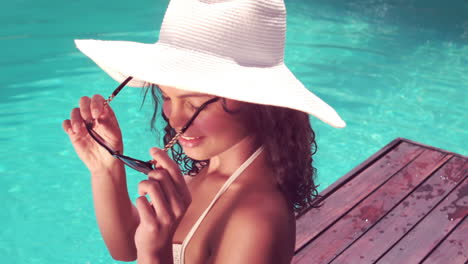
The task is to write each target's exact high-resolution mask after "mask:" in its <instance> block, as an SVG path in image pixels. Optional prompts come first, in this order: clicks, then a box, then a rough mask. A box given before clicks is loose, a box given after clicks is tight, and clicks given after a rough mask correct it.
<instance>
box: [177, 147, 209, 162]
mask: <svg viewBox="0 0 468 264" xmlns="http://www.w3.org/2000/svg"><path fill="white" fill-rule="evenodd" d="M183 150H184V154H185V155H187V157H189V158H191V159H193V160H209V159H210V158H211V157H212V155H209V154H208V153H206V152H205V151H203V148H190V149H186V148H183Z"/></svg>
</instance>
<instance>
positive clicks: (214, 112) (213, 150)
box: [159, 86, 248, 160]
mask: <svg viewBox="0 0 468 264" xmlns="http://www.w3.org/2000/svg"><path fill="white" fill-rule="evenodd" d="M159 88H160V89H161V92H162V98H163V111H164V114H165V115H166V117H167V118H168V119H169V123H170V125H171V127H173V128H175V129H176V131H179V130H180V129H181V128H182V127H183V126H184V125H185V124H186V123H187V121H188V120H189V119H190V118H191V117H192V116H193V114H194V113H195V111H196V110H197V109H198V108H199V107H200V106H201V105H202V104H203V103H205V102H206V101H208V100H209V99H211V98H213V96H212V95H207V94H201V93H194V92H187V91H183V90H179V89H176V88H174V87H168V86H159ZM225 100H226V106H227V109H229V110H233V111H235V110H237V109H241V108H242V105H243V103H242V102H239V101H234V100H230V99H225ZM222 101H223V100H218V101H216V102H214V103H212V104H209V105H208V106H207V107H206V108H205V109H203V110H202V111H201V112H200V114H199V115H198V117H197V118H196V119H195V121H194V122H193V123H192V125H191V126H190V127H189V128H188V129H187V131H185V133H184V134H183V135H182V136H181V137H180V138H179V144H180V145H181V146H182V148H183V150H184V152H185V154H186V155H187V156H189V157H190V158H192V159H196V160H207V159H210V158H212V157H213V156H216V155H218V154H220V153H222V152H224V151H226V150H228V149H229V148H231V147H232V146H234V145H235V144H236V143H238V142H239V141H241V140H242V139H244V138H245V137H246V136H247V135H248V131H247V128H246V126H245V125H244V122H243V121H242V118H241V115H240V114H230V113H227V112H226V111H225V110H224V109H223V106H222Z"/></svg>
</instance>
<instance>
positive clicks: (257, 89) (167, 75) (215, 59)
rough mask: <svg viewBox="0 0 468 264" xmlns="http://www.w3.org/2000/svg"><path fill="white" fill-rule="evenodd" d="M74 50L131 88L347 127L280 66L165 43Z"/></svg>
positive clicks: (83, 43) (88, 43)
mask: <svg viewBox="0 0 468 264" xmlns="http://www.w3.org/2000/svg"><path fill="white" fill-rule="evenodd" d="M75 44H76V46H77V47H78V49H79V50H80V51H81V52H83V53H84V54H85V55H87V56H88V57H89V58H91V59H92V60H93V61H94V62H95V63H96V64H97V65H98V66H99V67H101V68H102V69H103V70H104V71H105V72H107V73H108V74H109V75H110V76H111V77H112V78H113V79H115V80H116V81H117V82H123V81H124V80H125V79H126V78H127V77H129V76H132V77H133V79H132V80H131V81H130V82H129V83H128V85H129V86H132V87H143V86H145V85H148V84H158V85H163V86H170V87H175V88H178V89H182V90H186V91H192V92H199V93H205V94H210V95H215V96H220V97H225V98H229V99H234V100H238V101H244V102H249V103H256V104H265V105H273V106H280V107H286V108H290V109H295V110H299V111H302V112H306V113H308V114H310V115H313V116H315V117H317V118H319V119H320V120H322V121H323V122H325V123H327V124H329V125H331V126H333V127H337V128H343V127H345V126H346V123H345V122H344V121H343V120H342V119H341V117H340V116H339V115H338V114H337V112H336V111H335V110H334V109H333V108H332V107H331V106H329V105H328V104H327V103H325V102H324V101H323V100H322V99H320V98H319V97H317V96H316V95H315V94H313V93H312V92H311V91H309V90H308V89H307V88H306V87H304V85H303V84H302V83H301V82H300V81H299V80H298V79H297V78H296V77H295V76H294V74H293V73H292V72H291V71H290V70H289V69H288V67H287V66H286V65H285V64H284V63H281V64H278V65H276V66H273V67H250V66H248V65H240V64H239V63H237V62H236V61H234V60H233V59H230V58H222V57H219V56H216V55H213V54H208V53H206V52H200V51H195V50H189V49H184V48H180V47H175V46H171V45H168V44H163V43H158V42H157V43H154V44H144V43H138V42H131V41H103V40H75Z"/></svg>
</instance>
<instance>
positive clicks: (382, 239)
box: [332, 150, 468, 263]
mask: <svg viewBox="0 0 468 264" xmlns="http://www.w3.org/2000/svg"><path fill="white" fill-rule="evenodd" d="M429 151H430V152H432V153H433V151H432V150H429ZM441 154H442V153H441ZM448 158H451V159H450V160H449V161H448V162H446V163H445V164H443V166H442V167H441V168H440V165H441V162H438V164H437V163H436V164H434V167H436V168H438V170H437V171H436V172H435V173H433V174H432V175H431V176H430V177H429V178H428V179H420V181H422V180H425V181H424V182H422V183H421V184H419V186H418V187H417V188H415V189H414V190H413V189H412V190H411V192H412V193H411V195H409V196H407V197H405V199H403V200H402V201H399V204H398V205H397V206H396V207H394V208H392V210H391V212H390V213H388V214H387V215H386V216H385V217H384V218H383V219H382V220H380V221H379V222H377V223H376V224H375V225H374V226H372V228H371V229H370V230H369V231H368V232H367V233H365V234H364V235H363V236H362V237H360V238H359V239H358V240H357V241H356V242H355V243H354V244H352V245H351V246H350V247H348V248H347V249H346V251H345V252H343V253H342V254H341V255H339V256H338V257H337V258H336V259H335V260H334V261H333V262H332V263H374V262H375V261H376V260H377V259H378V258H379V257H380V256H382V255H383V254H384V253H385V252H386V251H387V250H389V249H390V248H391V247H392V246H393V245H394V244H395V243H397V242H398V240H399V239H401V237H403V236H405V235H406V234H407V233H408V232H409V231H410V230H411V228H412V227H413V226H415V225H416V224H417V223H418V222H419V221H420V220H421V219H422V218H424V217H425V216H426V215H427V214H428V213H429V212H430V211H431V210H432V209H433V208H434V207H435V206H436V205H437V204H438V203H439V202H440V201H441V200H443V199H444V198H445V197H446V196H447V195H449V193H450V192H451V191H452V190H453V189H454V188H455V187H456V186H457V184H458V183H459V182H460V181H461V180H462V175H463V172H464V170H466V169H467V168H468V164H467V163H466V161H465V160H463V159H461V158H459V157H453V156H452V155H450V154H449V155H447V156H446V157H445V158H444V159H443V160H444V161H445V160H447V159H448ZM427 161H429V160H427ZM412 164H413V169H420V168H421V167H420V166H421V165H422V164H421V163H419V164H418V163H417V162H413V163H412ZM421 173H422V171H421V172H416V173H414V174H412V175H411V176H410V178H408V180H407V182H411V181H413V183H410V184H409V185H413V184H414V185H415V186H416V185H418V184H417V183H416V182H415V181H414V178H416V179H417V178H422V177H420V176H421ZM447 173H451V175H452V176H451V177H450V178H448V177H446V175H447ZM418 175H419V176H418ZM407 176H408V175H407ZM400 179H401V178H400ZM410 179H412V180H410ZM392 180H394V178H392ZM395 180H398V179H396V178H395ZM402 182H405V180H402ZM390 184H391V182H390V181H389V182H388V183H387V184H386V185H385V186H390ZM394 187H395V188H394V189H395V190H394V191H399V190H401V192H402V193H404V195H406V194H407V193H408V192H407V190H405V187H404V186H403V187H400V188H398V186H397V185H394ZM386 198H387V199H386ZM386 200H394V199H392V197H391V196H389V197H381V199H380V200H379V201H380V202H382V203H384V204H385V203H388V201H386Z"/></svg>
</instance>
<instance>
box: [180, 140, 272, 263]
mask: <svg viewBox="0 0 468 264" xmlns="http://www.w3.org/2000/svg"><path fill="white" fill-rule="evenodd" d="M262 151H263V146H261V147H260V148H258V149H257V151H255V152H254V153H253V154H252V155H251V156H250V157H249V158H248V159H247V160H246V161H244V163H242V165H241V166H240V167H239V168H237V170H236V171H234V173H233V174H232V175H231V176H230V177H229V179H228V180H227V181H226V182H225V183H224V185H223V187H221V189H220V190H219V191H218V193H217V194H216V196H215V197H214V199H213V201H211V203H210V205H209V206H208V208H206V209H205V211H204V212H203V214H201V216H200V218H198V220H197V222H195V225H193V227H192V229H191V230H190V232H188V234H187V237H185V239H184V241H183V242H182V244H172V255H173V257H174V264H184V255H185V248H186V247H187V244H188V242H189V241H190V239H191V238H192V236H193V234H194V233H195V231H196V230H197V228H198V227H199V226H200V224H201V222H202V221H203V219H204V218H205V216H206V215H207V214H208V211H209V210H210V209H211V207H212V206H213V205H214V203H215V202H216V201H217V200H218V198H219V197H220V196H221V195H222V194H223V193H224V192H225V191H226V190H227V188H228V187H229V186H230V185H231V183H232V182H233V181H234V180H235V179H236V178H237V177H239V175H240V174H241V173H242V172H243V171H244V170H245V169H246V168H247V167H248V166H249V165H250V164H251V163H252V162H253V161H254V160H255V159H256V158H257V157H258V155H260V153H261V152H262Z"/></svg>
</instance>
